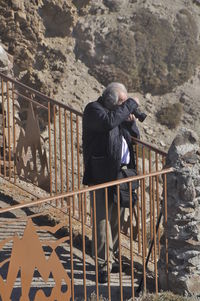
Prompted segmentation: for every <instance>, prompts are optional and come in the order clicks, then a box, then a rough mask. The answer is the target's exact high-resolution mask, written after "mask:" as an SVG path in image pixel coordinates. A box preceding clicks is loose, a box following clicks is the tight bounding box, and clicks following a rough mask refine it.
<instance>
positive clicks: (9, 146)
mask: <svg viewBox="0 0 200 301" xmlns="http://www.w3.org/2000/svg"><path fill="white" fill-rule="evenodd" d="M6 94H7V116H8V169H9V181H10V180H11V145H10V144H11V141H10V95H9V82H8V81H7V83H6Z"/></svg>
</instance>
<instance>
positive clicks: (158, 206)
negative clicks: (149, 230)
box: [156, 152, 160, 256]
mask: <svg viewBox="0 0 200 301" xmlns="http://www.w3.org/2000/svg"><path fill="white" fill-rule="evenodd" d="M156 171H158V153H157V152H156ZM159 200H160V199H159V177H158V176H156V203H157V220H158V217H159V215H160V202H159ZM158 255H159V256H160V227H159V228H158Z"/></svg>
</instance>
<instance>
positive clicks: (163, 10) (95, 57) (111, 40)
mask: <svg viewBox="0 0 200 301" xmlns="http://www.w3.org/2000/svg"><path fill="white" fill-rule="evenodd" d="M199 12H200V6H199V1H197V0H196V1H190V0H176V1H170V2H166V1H164V0H148V1H147V0H123V1H118V0H98V1H95V0H91V1H89V0H78V1H74V0H68V1H64V0H53V1H50V0H30V1H25V0H9V1H8V0H1V1H0V13H1V19H0V39H1V42H2V45H3V46H4V49H5V50H7V53H8V54H9V55H12V56H13V74H14V76H15V77H17V78H19V79H20V80H21V81H22V82H24V83H26V84H28V85H31V86H32V87H34V88H36V89H38V90H40V91H41V92H43V93H45V94H48V95H51V96H52V97H56V99H58V100H60V101H64V102H66V103H67V104H68V105H70V106H73V107H74V108H76V109H78V110H83V108H84V106H85V104H86V103H87V102H88V101H89V100H93V99H95V98H96V97H98V96H99V94H100V93H101V92H102V89H103V87H104V85H106V84H107V83H109V82H110V81H113V80H114V81H121V82H123V83H124V84H125V85H127V87H128V89H129V91H130V93H131V94H130V96H134V95H137V96H139V97H140V100H141V106H142V109H144V110H145V111H146V112H147V113H148V118H147V119H146V121H145V124H142V125H139V126H140V128H141V132H142V137H143V139H146V140H148V141H150V142H152V143H156V144H158V145H159V146H162V148H165V147H166V146H167V145H170V143H171V141H172V139H173V135H175V133H176V130H177V129H176V128H175V129H168V127H166V126H163V125H160V124H159V123H157V119H156V113H157V112H158V110H159V109H160V108H162V107H163V106H164V105H166V104H168V103H175V102H180V103H181V105H182V107H183V115H182V118H180V119H181V121H180V126H181V125H182V124H184V125H185V126H187V125H189V126H190V127H191V128H192V129H196V130H197V133H198V132H199V136H200V128H199V122H198V116H199V113H200V105H199V95H200V73H199V65H200V59H199V58H200V46H199V33H200V17H199ZM152 95H154V96H152ZM160 135H162V137H163V139H162V141H160V139H157V138H156V137H157V136H160Z"/></svg>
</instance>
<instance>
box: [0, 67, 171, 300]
mask: <svg viewBox="0 0 200 301" xmlns="http://www.w3.org/2000/svg"><path fill="white" fill-rule="evenodd" d="M0 78H1V95H0V97H1V103H2V105H1V110H0V117H1V120H2V132H1V133H0V138H1V139H0V141H1V145H0V147H1V156H0V175H1V176H2V177H3V178H4V179H6V180H8V181H9V182H10V183H13V184H14V185H16V186H19V187H21V188H22V189H25V188H24V187H25V186H28V187H30V192H31V193H32V194H34V193H35V192H34V190H33V188H32V185H35V186H37V187H38V188H42V189H43V190H44V195H46V191H47V192H48V193H49V195H50V197H49V198H48V199H45V200H40V201H38V203H37V202H36V203H37V204H40V203H43V202H44V203H49V202H50V201H51V202H50V203H51V207H53V208H54V210H55V208H57V209H56V210H60V212H64V213H65V215H66V214H67V216H68V219H69V223H72V224H73V222H72V221H76V223H77V221H78V222H79V223H78V224H79V225H81V229H80V228H79V230H78V232H79V233H82V241H84V240H85V236H86V234H85V229H88V230H87V236H88V237H89V239H91V227H92V225H93V227H95V214H93V211H92V206H91V202H90V193H93V192H94V193H93V194H94V196H95V190H96V189H100V188H103V189H105V190H106V189H108V188H109V186H113V185H115V186H116V189H117V191H118V195H119V190H120V189H119V184H120V183H121V182H123V181H125V182H129V181H131V180H130V179H125V180H118V181H114V182H110V183H106V184H102V185H99V186H98V187H97V186H95V187H91V188H84V187H83V186H82V184H81V183H82V175H83V162H82V146H81V139H82V138H81V137H82V114H81V113H80V112H77V111H75V110H73V109H72V108H70V107H69V106H66V105H65V104H62V103H60V102H57V101H55V100H53V99H52V98H50V97H47V96H45V95H43V94H41V93H39V92H38V91H35V90H34V89H31V88H29V87H27V86H25V85H23V84H21V83H20V82H18V81H16V80H13V79H11V78H9V77H7V76H5V75H3V74H1V73H0ZM133 148H134V151H135V156H136V165H137V172H138V176H137V178H136V179H138V180H139V188H138V189H137V198H138V202H137V205H136V206H135V207H134V208H132V207H131V206H130V208H127V209H126V211H125V222H124V223H123V225H121V227H120V220H119V223H118V224H119V238H120V237H123V239H119V241H120V246H119V250H120V252H121V245H122V246H123V250H124V254H125V255H124V256H125V257H126V258H127V255H126V254H127V252H129V254H130V256H129V260H128V264H129V266H130V267H131V272H130V275H129V278H131V280H130V279H129V280H130V281H131V284H130V285H129V289H130V287H131V288H132V289H131V290H132V297H134V294H135V291H134V288H135V283H134V269H133V265H134V260H133V256H137V258H138V259H137V260H138V262H140V265H141V267H142V269H141V270H142V271H140V272H141V273H142V274H143V287H144V290H146V289H147V281H146V279H147V261H149V265H150V266H151V270H152V268H153V267H154V269H153V270H152V271H153V272H152V271H150V270H149V268H148V273H151V275H153V276H152V277H153V278H154V280H155V288H154V289H155V291H156V292H157V291H158V290H159V286H158V275H157V261H158V260H159V256H160V238H161V236H162V234H163V227H162V226H161V223H160V217H161V213H162V214H163V212H161V207H162V206H164V207H165V208H166V202H167V195H166V186H167V182H166V175H167V173H169V172H171V171H172V170H171V169H163V167H164V165H165V157H166V153H165V152H163V151H160V150H159V149H157V148H155V147H153V146H152V145H149V144H147V143H144V142H142V141H140V140H138V139H136V138H133ZM25 182H26V184H27V185H24V183H25ZM29 184H30V185H29ZM64 192H65V193H64ZM63 193H64V194H63ZM59 194H61V195H60V196H59ZM106 194H107V192H106ZM105 202H106V200H105ZM118 202H119V197H118ZM33 204H35V203H32V204H29V205H30V206H32V205H33ZM24 206H26V205H24ZM93 206H94V204H93ZM14 209H15V208H11V209H9V210H14ZM118 209H119V208H118ZM0 212H2V213H3V211H2V210H1V211H0ZM4 212H5V211H4ZM163 216H164V224H165V225H166V224H167V211H166V210H165V212H164V215H163ZM118 218H119V216H118ZM70 220H71V221H70ZM72 224H71V226H70V225H68V226H69V229H70V227H71V230H69V231H71V232H70V233H71V234H70V235H71V236H70V248H71V243H72V240H73V239H72V237H73V235H72V232H73V231H72V228H73V227H72ZM73 225H75V224H73ZM152 242H153V244H152ZM165 245H166V254H167V238H165ZM152 246H153V248H152ZM151 250H152V252H151ZM82 252H83V260H85V259H84V258H85V255H84V252H85V245H84V243H83V245H82ZM107 252H109V250H108V251H107ZM149 252H151V257H149ZM70 254H71V255H72V256H73V251H70ZM134 254H135V255H134ZM120 256H121V255H119V257H120ZM147 259H148V260H147ZM72 260H73V259H72ZM95 262H96V261H95ZM119 262H120V263H121V258H119ZM96 268H97V267H96ZM72 269H73V265H72ZM166 270H167V255H166ZM96 272H97V271H96ZM108 273H109V271H108ZM86 274H87V273H86V269H85V267H84V265H83V281H84V283H85V284H84V298H85V300H86V292H87V286H88V285H86V282H87V281H86V278H87V277H86ZM71 276H73V271H71ZM96 277H98V275H97V273H96ZM119 277H120V278H119V281H120V282H119V284H120V292H121V293H120V294H121V297H120V298H121V299H120V300H123V296H122V294H123V284H122V283H123V281H122V278H123V277H122V271H121V270H120V275H119ZM120 279H121V280H120ZM71 281H72V290H71V292H72V299H73V298H75V291H74V288H73V277H72V278H71ZM109 281H110V283H111V282H112V280H111V279H110V275H109ZM126 281H127V279H126ZM111 286H112V285H110V284H109V283H108V294H107V296H108V297H109V299H110V298H111ZM96 293H97V295H98V279H97V278H96ZM73 295H74V297H73Z"/></svg>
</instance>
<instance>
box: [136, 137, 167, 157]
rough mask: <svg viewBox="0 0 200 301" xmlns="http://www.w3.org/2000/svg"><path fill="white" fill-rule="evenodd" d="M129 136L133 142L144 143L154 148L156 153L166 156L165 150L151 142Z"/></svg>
mask: <svg viewBox="0 0 200 301" xmlns="http://www.w3.org/2000/svg"><path fill="white" fill-rule="evenodd" d="M131 138H132V141H133V142H137V143H138V144H141V145H144V146H146V147H148V148H150V149H152V150H154V151H155V152H156V153H158V154H160V155H163V156H167V152H165V151H162V150H160V149H158V148H157V147H155V146H153V145H152V144H150V143H147V142H143V141H142V140H140V139H138V138H135V137H131Z"/></svg>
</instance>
